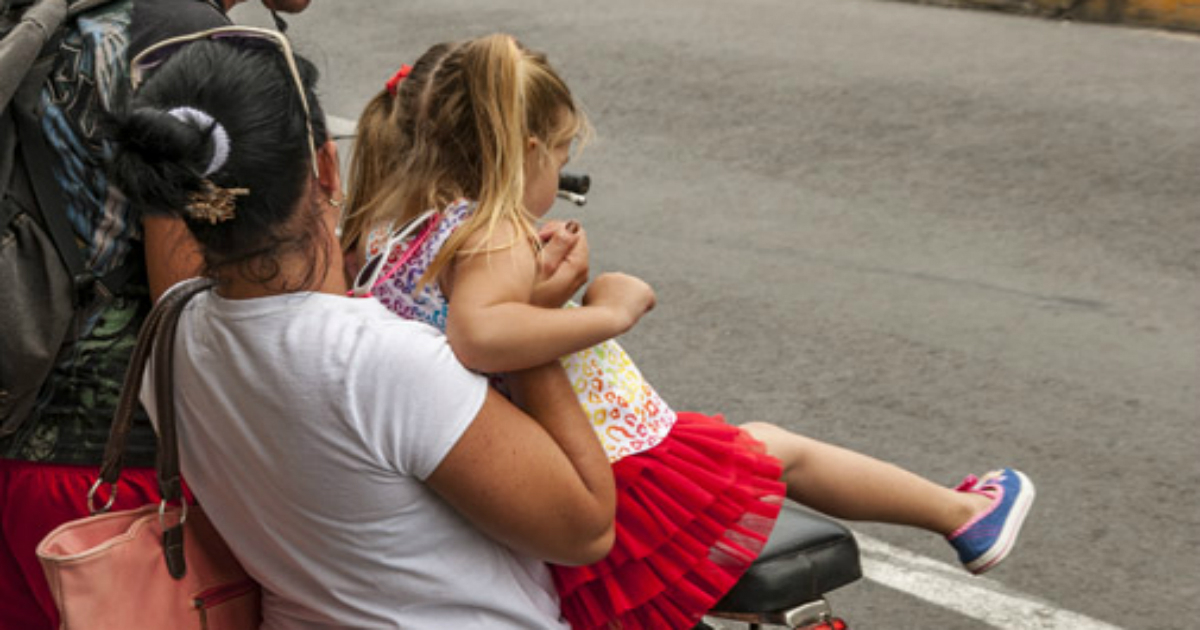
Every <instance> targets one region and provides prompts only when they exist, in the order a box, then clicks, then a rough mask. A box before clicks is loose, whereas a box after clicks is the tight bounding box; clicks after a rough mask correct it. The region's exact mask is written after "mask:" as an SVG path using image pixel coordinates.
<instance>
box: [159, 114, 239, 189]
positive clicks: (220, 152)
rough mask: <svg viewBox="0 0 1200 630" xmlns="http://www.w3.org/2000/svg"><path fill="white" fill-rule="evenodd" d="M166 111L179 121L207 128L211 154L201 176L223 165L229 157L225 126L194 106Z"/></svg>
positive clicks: (207, 174) (209, 173) (210, 173)
mask: <svg viewBox="0 0 1200 630" xmlns="http://www.w3.org/2000/svg"><path fill="white" fill-rule="evenodd" d="M167 113H168V114H170V115H172V116H174V117H175V118H176V119H177V120H179V121H180V122H184V123H193V124H196V125H199V126H201V127H206V128H208V131H209V134H211V136H212V144H213V154H212V159H210V160H209V161H208V166H207V167H206V168H205V169H204V173H203V175H202V176H203V177H208V176H209V175H212V174H213V173H215V172H217V171H218V170H219V169H220V168H221V167H222V166H225V162H226V161H227V160H228V159H229V149H230V146H229V132H227V131H225V127H224V126H223V125H222V124H221V123H219V122H217V119H215V118H213V117H212V116H211V115H209V114H208V113H206V112H202V111H200V110H198V109H196V108H194V107H176V108H175V109H172V110H170V111H168V112H167Z"/></svg>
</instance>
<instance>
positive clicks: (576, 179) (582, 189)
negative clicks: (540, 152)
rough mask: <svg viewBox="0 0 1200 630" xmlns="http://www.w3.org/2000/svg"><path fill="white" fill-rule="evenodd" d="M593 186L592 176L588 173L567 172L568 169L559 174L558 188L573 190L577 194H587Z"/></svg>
mask: <svg viewBox="0 0 1200 630" xmlns="http://www.w3.org/2000/svg"><path fill="white" fill-rule="evenodd" d="M591 187H592V178H591V177H588V175H587V174H586V173H567V172H566V171H564V172H562V173H560V174H559V175H558V189H559V190H565V191H567V192H572V193H575V194H577V195H586V194H587V191H588V189H589V188H591Z"/></svg>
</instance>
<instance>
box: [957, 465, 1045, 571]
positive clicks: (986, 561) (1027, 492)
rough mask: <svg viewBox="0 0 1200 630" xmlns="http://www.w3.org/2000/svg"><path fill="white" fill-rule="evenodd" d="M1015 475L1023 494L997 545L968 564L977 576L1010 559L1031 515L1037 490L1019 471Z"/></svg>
mask: <svg viewBox="0 0 1200 630" xmlns="http://www.w3.org/2000/svg"><path fill="white" fill-rule="evenodd" d="M1013 473H1014V474H1016V475H1017V477H1018V478H1019V479H1020V480H1021V493H1020V494H1018V495H1017V500H1016V502H1015V503H1014V505H1013V507H1012V512H1011V513H1009V515H1008V518H1007V519H1005V520H1004V529H1002V530H1000V536H999V539H998V540H997V541H996V544H994V545H992V546H991V548H990V549H988V550H987V551H985V552H983V554H981V555H980V556H979V557H978V558H975V559H974V560H972V561H970V562H968V563H967V564H966V567H967V570H968V571H970V572H971V573H974V574H975V575H980V574H982V573H985V572H987V571H988V570H990V569H991V568H993V567H995V566H996V565H998V564H1000V563H1001V562H1003V561H1004V559H1005V558H1007V557H1008V554H1009V552H1011V551H1012V549H1013V544H1014V543H1016V542H1017V536H1018V535H1020V533H1021V526H1022V525H1024V524H1025V517H1026V516H1028V515H1029V508H1030V507H1031V506H1033V499H1034V497H1036V496H1037V489H1035V488H1034V487H1033V482H1032V481H1030V480H1029V477H1026V476H1025V474H1024V473H1022V472H1021V471H1019V470H1014V471H1013Z"/></svg>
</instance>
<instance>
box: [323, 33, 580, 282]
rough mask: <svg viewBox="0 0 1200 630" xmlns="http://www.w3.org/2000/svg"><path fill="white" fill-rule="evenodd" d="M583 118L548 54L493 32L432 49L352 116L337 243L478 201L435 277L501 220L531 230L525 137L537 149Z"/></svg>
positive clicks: (438, 261)
mask: <svg viewBox="0 0 1200 630" xmlns="http://www.w3.org/2000/svg"><path fill="white" fill-rule="evenodd" d="M590 133H591V127H590V126H589V124H588V121H587V117H586V116H585V114H584V113H583V111H582V110H581V108H579V107H578V106H577V104H576V103H575V101H574V99H573V98H572V96H571V91H570V90H569V89H568V88H567V85H566V83H565V82H563V80H562V78H561V77H559V75H558V73H557V72H555V71H554V69H553V68H551V67H550V64H549V63H548V62H547V60H546V56H545V55H543V54H541V53H537V52H534V51H531V50H529V49H527V48H525V47H524V46H522V45H521V44H520V43H519V42H518V41H517V40H516V39H514V38H513V37H511V36H509V35H503V34H497V35H490V36H487V37H482V38H479V39H473V40H469V41H466V42H460V43H443V44H438V45H436V46H434V47H433V48H430V49H429V50H428V51H427V52H426V53H425V54H424V55H422V56H421V58H420V59H419V60H417V62H416V63H415V64H414V65H413V67H412V70H411V71H410V73H409V74H408V77H407V78H405V79H404V80H402V81H400V82H399V83H398V84H396V86H395V92H394V93H393V92H392V91H390V89H384V90H383V91H381V92H380V93H379V94H377V95H376V96H375V97H374V98H373V99H371V101H370V102H369V103H368V104H367V106H366V108H365V109H364V110H363V113H362V116H361V117H359V121H358V131H357V139H356V142H355V146H354V155H353V159H352V161H351V164H350V188H349V192H348V199H347V201H348V202H347V208H348V211H347V215H346V218H345V220H344V221H343V224H342V248H343V250H347V251H349V250H351V249H352V248H355V247H357V246H358V242H359V240H360V239H361V238H363V237H364V236H365V234H366V232H367V231H369V230H370V229H371V228H373V227H374V226H376V225H380V224H382V223H385V222H396V223H401V222H404V221H407V220H408V219H411V218H413V217H415V216H417V215H419V214H420V213H421V212H423V211H425V210H428V209H437V210H441V209H443V208H445V207H446V206H448V205H449V204H451V203H454V202H455V201H458V200H460V199H469V200H473V201H475V202H476V204H477V207H476V210H475V212H474V213H473V214H472V216H471V218H470V219H468V221H467V222H466V223H465V224H464V225H462V226H461V227H460V228H459V229H458V230H456V231H455V233H454V234H453V235H451V237H450V238H449V240H447V242H446V244H445V245H444V246H443V247H442V249H441V251H440V252H439V253H438V255H437V257H436V258H435V259H434V261H433V264H432V265H431V266H430V268H429V269H428V270H427V271H426V273H425V276H424V278H423V279H422V281H428V280H431V279H436V278H437V276H438V274H439V273H440V272H441V271H442V270H444V269H446V268H447V265H449V264H450V263H451V262H452V261H453V260H454V257H455V256H457V255H458V254H460V253H474V252H463V251H462V250H463V246H464V243H465V242H466V240H467V239H468V238H469V237H471V236H472V235H474V234H476V233H477V232H479V231H480V230H485V231H486V234H488V236H489V237H490V235H491V234H492V233H493V231H494V230H495V229H496V226H497V225H498V224H499V223H500V221H511V222H512V224H513V225H514V226H515V227H516V229H517V233H518V235H520V236H522V237H528V238H534V237H535V236H536V230H535V228H534V225H533V217H532V215H530V214H529V212H528V211H527V210H526V209H525V206H524V202H523V199H524V196H525V152H526V142H527V141H528V140H529V139H530V138H537V139H538V140H539V143H540V146H541V149H542V151H543V152H544V154H543V155H542V158H543V159H545V158H547V157H548V148H549V147H553V146H556V145H558V144H559V143H561V142H563V141H567V140H570V139H572V138H578V139H580V140H581V141H583V140H586V138H587V137H588V136H590Z"/></svg>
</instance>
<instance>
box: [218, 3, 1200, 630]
mask: <svg viewBox="0 0 1200 630" xmlns="http://www.w3.org/2000/svg"><path fill="white" fill-rule="evenodd" d="M234 15H235V18H236V19H238V20H240V21H248V22H257V23H266V21H265V20H264V19H263V16H262V11H261V8H258V7H257V3H247V4H246V5H244V6H243V7H240V8H239V9H238V10H237V11H235V13H234ZM290 22H291V24H292V30H291V32H292V33H293V35H294V39H295V41H296V44H297V48H298V49H299V50H300V51H301V52H302V53H305V54H307V55H308V56H310V58H312V59H313V60H314V61H316V62H317V63H318V65H320V67H321V68H322V71H323V73H324V78H323V83H322V86H323V87H322V92H323V95H324V99H325V103H326V106H327V110H328V112H329V113H331V114H336V115H339V116H343V117H347V118H354V117H356V116H357V113H358V111H359V110H360V109H361V107H362V105H363V104H364V103H365V102H366V100H367V99H368V98H369V97H370V96H371V95H373V93H374V92H375V91H377V90H378V89H381V88H382V86H383V83H384V81H385V80H386V79H387V78H388V77H390V76H391V74H392V72H394V70H395V68H396V67H398V65H399V64H400V63H402V62H410V63H411V62H412V61H413V60H414V59H415V58H416V57H417V56H418V55H419V54H420V53H421V52H423V51H424V50H425V49H426V48H427V47H428V46H429V45H431V44H433V43H436V42H438V41H441V40H448V39H459V38H464V37H469V36H473V35H479V34H483V33H486V32H490V31H494V30H504V31H508V32H512V33H514V34H516V35H518V36H519V37H521V38H522V39H523V40H524V41H525V42H526V43H527V44H529V45H530V46H532V47H534V48H538V49H542V50H545V51H547V52H548V53H549V54H550V57H551V60H552V61H553V62H554V63H556V65H557V66H558V67H559V68H560V70H561V71H562V72H563V74H564V75H565V77H566V79H567V80H568V82H569V83H570V84H571V85H572V87H573V88H574V90H575V92H576V94H577V95H578V96H579V98H580V99H581V100H582V101H583V102H584V103H585V105H586V106H587V108H588V110H589V112H590V114H591V116H592V118H593V122H594V123H595V125H596V127H597V129H598V130H599V138H598V140H597V142H595V144H594V145H592V146H591V147H589V148H588V150H587V151H586V152H585V153H584V154H583V156H581V157H580V158H579V159H578V160H576V161H575V162H574V163H573V168H578V169H581V170H586V171H588V172H590V173H591V175H592V177H593V182H594V184H593V187H592V193H591V195H590V203H589V204H588V206H587V207H586V208H585V209H583V210H581V211H576V210H574V209H573V208H571V207H568V206H567V205H566V204H561V206H560V208H559V209H558V212H560V213H561V214H560V215H559V216H572V215H577V216H579V217H580V218H581V219H582V221H583V223H584V226H585V227H586V228H587V229H588V234H589V237H590V240H591V244H592V252H593V267H594V269H595V270H597V271H600V270H622V271H627V272H630V273H633V274H637V275H639V276H642V277H644V278H645V279H646V280H648V281H649V282H650V283H651V284H652V285H653V286H654V287H655V288H656V289H657V291H658V296H659V307H658V309H657V310H655V311H654V312H653V313H652V314H650V315H649V316H648V317H647V318H646V319H645V320H644V322H643V323H642V324H640V325H639V327H638V328H637V329H636V330H635V331H634V332H633V333H631V334H630V335H628V336H627V337H626V338H625V340H624V343H625V345H626V347H627V348H628V349H629V350H630V352H631V354H632V355H633V356H634V357H635V358H636V359H637V360H638V361H639V364H640V365H641V367H642V370H643V372H644V373H646V374H647V376H648V377H649V378H650V380H651V381H652V382H653V383H655V384H656V386H657V387H658V389H659V390H660V392H661V393H662V394H663V395H664V397H665V398H666V399H667V400H668V401H670V402H672V404H673V405H674V406H675V407H677V408H682V409H696V410H699V411H708V412H722V413H725V414H726V415H727V416H728V417H729V418H730V419H731V420H732V421H735V422H743V421H748V420H752V419H753V420H767V421H773V422H777V423H780V424H783V425H786V426H788V427H790V428H792V429H795V430H797V431H800V432H803V433H806V434H809V435H812V436H814V437H818V438H821V439H824V440H827V441H831V442H834V443H838V444H842V445H845V446H848V447H851V448H854V449H857V450H861V451H864V452H867V453H871V454H874V455H877V456H879V457H881V458H883V459H886V460H890V461H894V462H896V463H899V464H901V465H903V466H905V467H908V468H910V469H912V470H915V471H917V472H919V473H921V474H924V475H927V476H929V477H931V478H933V479H935V480H937V481H939V482H942V483H946V484H954V483H957V481H958V480H959V479H960V478H961V477H962V476H963V475H964V474H966V473H970V472H984V471H986V470H988V469H989V468H991V467H996V466H1000V465H1005V464H1011V465H1014V466H1017V467H1020V468H1022V469H1023V470H1025V471H1026V472H1027V473H1029V474H1030V476H1031V477H1033V479H1034V480H1035V481H1036V482H1037V483H1038V490H1039V499H1038V504H1037V505H1036V506H1035V508H1034V512H1033V514H1032V516H1031V518H1030V520H1029V522H1028V523H1027V525H1026V530H1025V533H1024V535H1023V537H1022V540H1021V543H1020V546H1019V548H1018V549H1017V551H1016V552H1015V553H1014V555H1013V557H1012V558H1011V559H1010V560H1009V562H1008V563H1006V564H1005V565H1004V566H1003V567H1002V568H999V569H997V570H996V571H995V572H994V573H993V574H989V577H990V578H992V579H993V580H994V581H995V582H997V583H999V585H1000V586H999V587H1000V588H1003V589H1007V590H1008V591H1011V593H1017V594H1021V595H1022V596H1029V597H1033V598H1036V599H1037V600H1038V601H1042V602H1045V603H1047V604H1048V605H1049V606H1051V607H1055V608H1061V609H1063V610H1066V611H1073V612H1075V613H1078V614H1080V615H1085V616H1087V617H1088V618H1091V619H1094V620H1098V621H1102V622H1105V623H1108V624H1112V625H1115V626H1118V627H1123V628H1177V629H1183V628H1192V627H1195V624H1196V621H1195V620H1196V619H1200V603H1198V602H1200V571H1198V570H1197V567H1198V566H1200V498H1198V497H1200V491H1198V490H1197V488H1200V466H1198V465H1197V464H1196V460H1197V459H1198V455H1200V411H1198V410H1200V393H1198V383H1200V365H1198V362H1200V360H1198V353H1200V321H1198V317H1200V315H1198V314H1200V37H1194V36H1187V35H1179V34H1165V33H1159V32H1154V31H1146V30H1136V29H1126V28H1116V27H1108V26H1098V25H1083V24H1068V23H1056V22H1050V21H1043V20H1037V19H1028V18H1019V17H1014V16H1008V15H1002V14H997V13H989V12H975V11H957V10H948V9H940V8H933V7H924V6H916V5H910V4H905V3H896V2H886V1H881V0H841V1H838V0H792V1H784V0H746V1H741V2H728V1H726V2H716V1H711V0H686V1H685V0H664V1H659V2H644V1H643V2H635V1H630V0H613V1H610V2H581V1H569V2H561V1H559V2H551V1H549V0H521V1H516V0H511V1H508V2H470V1H468V0H451V1H439V2H411V1H406V2H397V1H394V0H354V1H352V2H345V1H342V2H339V1H336V0H315V2H314V4H313V8H312V9H311V10H310V11H309V12H308V13H306V14H304V15H303V16H299V17H296V18H293V19H291V20H290ZM344 157H346V158H348V156H344ZM854 528H855V530H856V531H859V532H862V533H863V534H864V535H867V536H870V537H871V538H873V539H876V540H879V541H882V542H884V543H887V544H888V545H891V546H893V547H895V548H897V549H900V550H903V551H904V552H907V553H911V554H917V555H919V556H926V557H929V558H932V559H934V560H937V561H941V562H952V561H953V560H954V558H953V555H952V554H951V552H950V550H949V548H948V547H947V546H946V545H945V543H944V542H942V541H941V540H940V539H938V538H937V537H935V536H931V535H929V534H926V533H924V532H916V531H908V530H903V529H899V528H895V527H884V526H876V525H854ZM981 599H986V598H981ZM832 601H833V603H834V605H835V607H836V608H837V609H838V610H839V611H840V612H841V613H843V614H844V615H846V616H847V617H848V618H849V620H850V621H851V622H852V623H853V625H854V627H855V628H856V629H859V630H886V629H906V628H955V629H960V628H961V629H967V630H971V629H974V628H986V627H990V626H989V624H990V625H991V626H999V627H1006V626H1007V627H1022V628H1024V627H1030V628H1033V627H1039V628H1040V627H1053V626H1049V625H1047V626H1043V625H1032V624H1033V623H1034V622H1035V621H1036V620H1030V619H1022V620H1020V624H1026V625H1019V624H1018V622H1017V621H1013V622H1012V623H1011V624H1008V623H1003V624H1001V623H997V622H995V621H994V620H993V621H990V622H988V621H980V620H978V618H973V615H971V614H965V613H963V612H962V611H957V612H956V611H954V610H951V609H948V608H945V607H942V606H940V605H937V604H934V603H931V602H929V601H925V600H924V599H920V598H918V597H917V596H914V595H912V594H909V593H906V592H903V591H901V590H896V589H894V588H892V587H889V586H884V585H883V584H881V583H880V582H879V581H877V580H864V581H862V582H860V583H858V584H855V585H853V586H850V587H848V588H846V589H844V590H843V591H841V592H838V593H835V594H834V596H833V597H832ZM980 605H981V606H985V604H984V603H981V604H980ZM1060 627H1061V626H1060Z"/></svg>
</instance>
